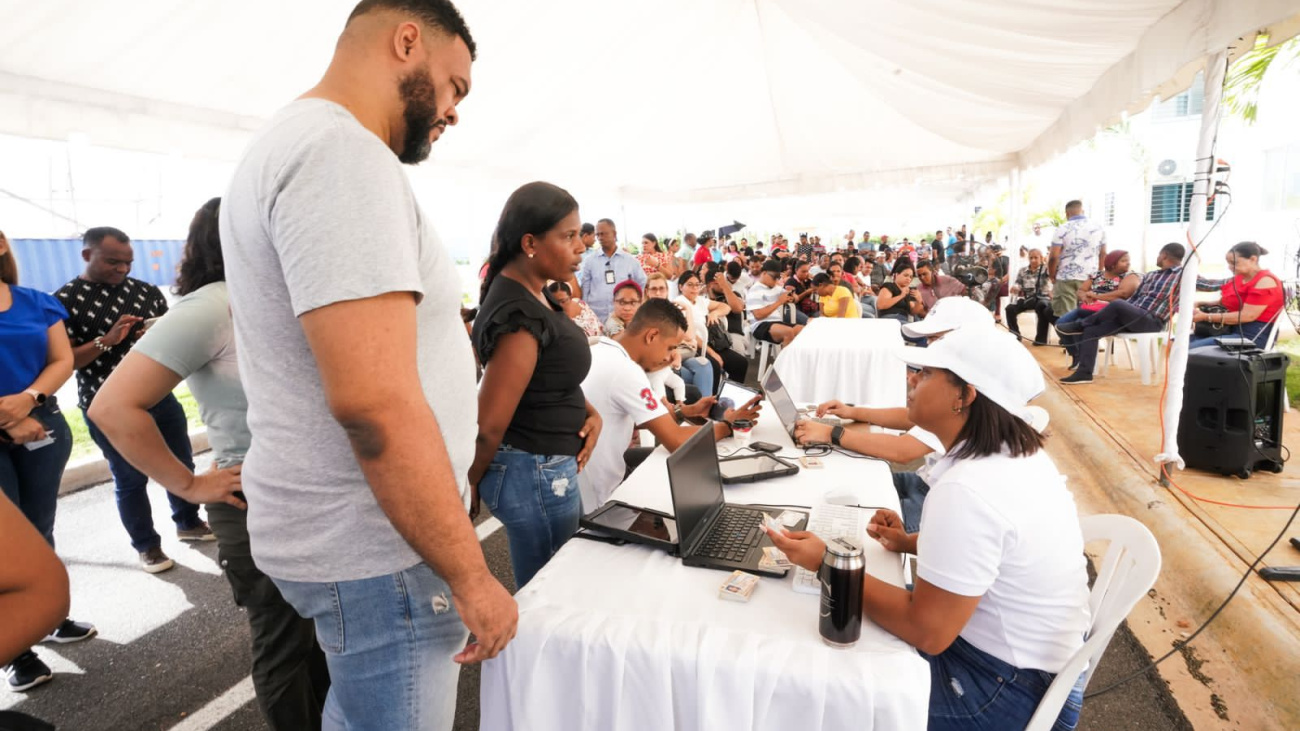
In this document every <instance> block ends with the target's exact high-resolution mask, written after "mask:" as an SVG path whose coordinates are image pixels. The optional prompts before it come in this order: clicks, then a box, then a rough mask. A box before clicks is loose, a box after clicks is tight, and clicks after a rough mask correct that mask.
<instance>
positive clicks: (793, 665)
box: [480, 419, 930, 731]
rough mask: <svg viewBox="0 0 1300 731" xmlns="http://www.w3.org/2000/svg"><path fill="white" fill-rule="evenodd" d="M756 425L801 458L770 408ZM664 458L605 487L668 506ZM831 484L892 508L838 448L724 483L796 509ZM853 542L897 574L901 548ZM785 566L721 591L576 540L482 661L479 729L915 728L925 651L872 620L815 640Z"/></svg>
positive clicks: (692, 571) (635, 500) (924, 692)
mask: <svg viewBox="0 0 1300 731" xmlns="http://www.w3.org/2000/svg"><path fill="white" fill-rule="evenodd" d="M755 432H756V434H755V438H757V439H762V440H765V441H770V442H774V443H777V444H781V445H782V446H783V452H782V454H783V455H795V456H797V454H796V453H795V452H794V447H793V445H792V444H791V443H790V440H789V438H788V437H787V436H786V434H785V433H784V431H783V430H782V429H781V428H780V425H779V424H778V423H777V421H776V419H766V420H764V421H763V422H762V423H761V424H760V425H759V426H758V427H756V428H755ZM730 441H731V440H725V441H723V442H721V443H719V445H718V446H719V449H720V450H722V451H723V453H726V452H728V451H730V450H731V449H732V448H734V445H732V444H731V443H730ZM666 457H667V453H666V452H665V450H664V449H663V448H662V447H661V448H660V449H658V450H656V451H655V452H654V453H653V454H652V455H651V456H650V457H649V458H647V460H646V461H645V463H644V464H642V466H641V467H640V468H638V469H637V471H636V472H635V473H634V474H633V475H632V476H631V477H630V478H629V479H628V480H627V482H625V483H624V484H623V485H622V486H621V487H620V488H619V489H618V491H617V492H615V493H614V498H615V499H618V500H622V501H623V502H626V503H630V504H633V505H643V506H646V507H651V508H655V509H659V510H663V511H665V512H670V513H671V512H672V499H671V495H670V493H669V488H668V480H667V470H666V465H665V459H666ZM842 488H849V489H852V490H854V491H856V492H857V493H858V496H859V504H861V505H880V506H886V507H892V508H895V509H897V507H898V497H897V495H896V494H895V492H894V489H893V485H892V482H891V480H890V477H889V469H888V467H887V466H886V464H885V463H883V462H876V461H868V460H857V459H852V458H849V457H844V456H840V455H832V456H831V457H829V458H827V459H826V460H825V468H823V469H821V470H808V469H801V470H800V472H799V474H797V475H794V476H792V477H787V478H781V479H776V480H768V481H765V482H758V483H753V484H748V485H735V486H728V487H727V488H726V491H727V501H728V502H735V503H768V504H773V503H785V504H793V505H804V506H808V505H812V504H814V503H817V502H820V501H821V496H822V495H823V494H824V493H825V492H827V491H829V490H832V489H842ZM864 548H865V554H866V566H867V571H868V572H869V573H871V574H872V575H874V576H877V577H879V578H881V579H883V580H885V581H889V582H891V583H893V584H895V585H899V586H901V585H902V568H901V563H900V560H899V557H898V555H897V554H892V553H889V552H887V551H885V550H884V549H883V548H881V547H880V546H879V545H878V544H877V543H875V542H874V541H870V540H865V541H864ZM793 576H794V572H791V573H790V574H789V575H788V576H787V577H786V578H784V579H775V578H766V577H765V578H762V579H761V580H760V582H759V586H758V588H757V589H756V590H755V592H754V595H753V597H752V598H751V599H750V601H749V602H748V603H747V604H745V603H735V602H729V601H724V600H722V599H719V598H718V587H719V586H720V585H721V584H722V582H723V581H724V580H725V579H726V577H727V574H726V573H725V572H723V571H716V570H710V569H702V568H688V567H686V566H683V565H682V563H681V561H680V560H679V559H677V558H673V557H671V556H669V555H668V554H666V553H664V552H663V551H659V550H656V549H651V548H647V547H642V546H631V545H627V546H611V545H607V544H603V543H597V542H594V541H588V540H583V539H576V538H575V539H573V540H571V541H569V542H568V544H566V545H565V547H564V548H563V549H562V550H561V551H560V552H559V553H558V554H557V555H556V556H555V558H554V559H552V560H551V562H550V563H549V564H547V565H546V567H545V568H543V569H542V571H541V572H540V573H538V574H537V576H536V577H534V578H533V580H532V581H531V582H530V583H529V584H528V586H526V587H525V588H524V589H523V590H522V591H520V592H519V594H518V595H517V596H516V598H517V599H518V601H519V633H518V635H517V636H516V637H515V639H514V641H513V642H511V644H510V645H509V646H508V647H507V648H506V650H505V652H504V653H502V654H501V655H500V656H499V657H497V658H496V659H494V660H491V661H489V662H487V663H486V664H485V665H484V666H483V679H482V689H481V697H480V708H481V713H482V721H481V725H480V728H483V729H490V730H491V731H498V730H502V729H519V730H520V731H523V730H525V729H527V730H528V731H579V730H582V729H589V730H590V731H614V730H624V729H628V730H635V731H642V730H644V731H664V730H667V729H676V730H677V731H743V730H745V729H771V730H772V731H821V730H825V731H832V730H838V729H854V730H855V731H870V729H880V730H886V729H924V728H925V725H926V712H927V708H928V703H929V695H930V675H929V666H928V665H927V664H926V662H925V661H924V660H923V659H922V658H921V657H920V656H919V655H918V654H917V653H916V651H915V650H913V649H912V648H911V647H909V646H908V645H907V644H906V643H904V642H903V641H902V640H899V639H898V638H896V637H894V636H892V635H890V634H888V633H887V632H885V631H884V630H882V629H880V628H879V627H878V626H876V625H875V624H873V623H872V622H870V621H868V620H864V622H863V629H862V638H861V639H860V640H859V641H858V644H857V646H856V647H854V648H853V649H850V650H836V649H831V648H830V647H828V646H826V645H825V644H823V643H822V641H821V638H820V636H819V634H818V631H817V615H818V602H819V597H817V596H816V595H808V594H799V593H796V592H795V591H793V589H792V588H791V586H792V583H793Z"/></svg>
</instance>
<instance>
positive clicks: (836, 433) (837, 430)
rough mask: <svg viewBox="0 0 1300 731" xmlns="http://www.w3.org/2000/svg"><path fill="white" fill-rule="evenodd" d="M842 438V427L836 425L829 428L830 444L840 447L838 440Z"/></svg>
mask: <svg viewBox="0 0 1300 731" xmlns="http://www.w3.org/2000/svg"><path fill="white" fill-rule="evenodd" d="M843 436H844V427H842V426H839V425H836V426H833V427H831V444H834V445H835V446H837V447H838V446H840V438H841V437H843Z"/></svg>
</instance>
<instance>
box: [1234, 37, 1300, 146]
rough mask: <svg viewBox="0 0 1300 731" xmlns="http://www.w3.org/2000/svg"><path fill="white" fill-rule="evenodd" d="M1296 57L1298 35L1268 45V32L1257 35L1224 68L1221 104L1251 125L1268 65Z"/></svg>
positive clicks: (1298, 55) (1299, 43) (1285, 63)
mask: <svg viewBox="0 0 1300 731" xmlns="http://www.w3.org/2000/svg"><path fill="white" fill-rule="evenodd" d="M1296 58H1300V37H1297V38H1292V39H1290V40H1287V41H1284V42H1282V43H1279V44H1277V45H1275V46H1269V45H1268V36H1266V35H1260V36H1258V37H1257V38H1256V39H1255V47H1254V48H1252V49H1251V50H1249V51H1247V52H1246V53H1245V54H1243V55H1242V57H1241V58H1239V59H1237V61H1236V62H1235V63H1233V64H1232V67H1231V68H1229V69H1228V76H1227V79H1225V80H1224V85H1223V106H1224V107H1226V108H1227V110H1228V113H1229V114H1231V115H1233V116H1235V117H1237V118H1238V119H1240V120H1242V121H1243V122H1245V123H1246V124H1248V125H1253V124H1254V123H1255V121H1256V119H1257V118H1258V116H1259V92H1260V89H1261V88H1263V85H1264V77H1265V76H1266V75H1267V74H1268V71H1269V69H1271V68H1273V67H1274V66H1275V65H1276V66H1277V68H1285V67H1286V66H1288V65H1290V64H1291V63H1292V62H1294V61H1295V60H1296ZM1275 62H1276V63H1275Z"/></svg>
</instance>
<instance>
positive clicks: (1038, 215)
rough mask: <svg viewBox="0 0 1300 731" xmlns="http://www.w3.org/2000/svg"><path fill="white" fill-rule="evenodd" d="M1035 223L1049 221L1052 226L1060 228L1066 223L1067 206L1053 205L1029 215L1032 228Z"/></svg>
mask: <svg viewBox="0 0 1300 731" xmlns="http://www.w3.org/2000/svg"><path fill="white" fill-rule="evenodd" d="M1034 221H1047V222H1048V223H1049V224H1050V225H1052V226H1060V225H1061V224H1063V223H1065V221H1066V218H1065V206H1064V205H1063V204H1061V203H1053V204H1051V205H1049V206H1047V207H1046V208H1043V209H1041V210H1038V211H1035V212H1034V213H1031V214H1029V219H1028V222H1029V225H1031V226H1032V225H1033V223H1034Z"/></svg>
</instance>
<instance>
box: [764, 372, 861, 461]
mask: <svg viewBox="0 0 1300 731" xmlns="http://www.w3.org/2000/svg"><path fill="white" fill-rule="evenodd" d="M762 385H763V393H764V394H765V395H766V396H767V402H768V403H769V404H771V405H772V408H773V409H775V410H776V416H777V418H778V419H780V420H781V426H784V427H785V431H786V433H787V434H789V435H790V439H791V440H792V441H794V443H795V444H798V443H799V440H798V439H795V436H794V425H795V423H796V422H798V421H799V417H800V411H799V407H798V406H795V404H794V399H792V398H790V392H789V391H788V390H786V387H785V384H784V383H782V382H781V377H780V376H778V375H777V374H776V369H775V368H769V369H768V371H767V375H765V376H763V384H762ZM814 413H816V412H815V411H814ZM807 418H808V419H809V420H810V421H815V422H818V423H819V424H826V425H827V426H839V425H841V424H843V423H844V422H843V421H842V420H840V419H836V418H830V417H827V418H816V417H813V416H808V417H807Z"/></svg>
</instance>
